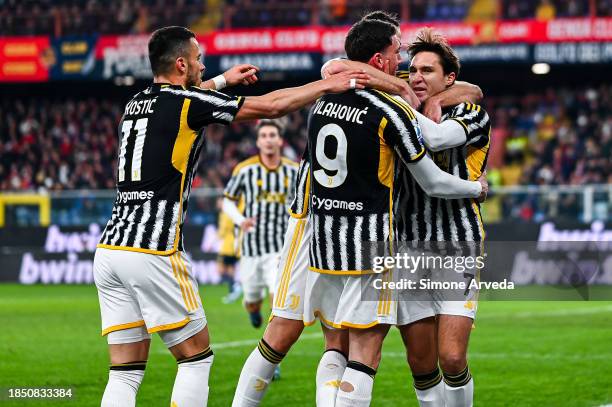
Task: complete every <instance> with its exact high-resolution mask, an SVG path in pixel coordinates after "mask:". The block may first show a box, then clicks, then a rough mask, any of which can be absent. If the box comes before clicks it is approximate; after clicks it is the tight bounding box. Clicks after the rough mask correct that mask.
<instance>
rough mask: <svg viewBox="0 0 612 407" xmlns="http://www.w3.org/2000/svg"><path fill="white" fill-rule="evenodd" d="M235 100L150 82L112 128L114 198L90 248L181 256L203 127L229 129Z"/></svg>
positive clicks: (239, 100) (235, 110)
mask: <svg viewBox="0 0 612 407" xmlns="http://www.w3.org/2000/svg"><path fill="white" fill-rule="evenodd" d="M242 103H243V98H241V97H236V96H228V95H225V94H223V93H220V92H216V91H211V90H202V89H200V88H196V87H191V88H189V89H185V88H183V87H182V86H178V85H169V84H160V83H155V84H153V85H151V86H150V87H149V88H147V89H145V90H144V91H142V92H140V93H138V94H137V95H136V96H134V97H133V98H132V100H130V101H129V102H128V104H127V105H126V107H125V111H124V115H123V117H122V119H121V122H120V123H119V135H120V138H121V140H120V148H119V160H118V168H117V198H116V199H115V203H114V206H113V212H112V216H111V219H110V220H109V221H108V223H107V224H106V227H105V229H104V232H103V233H102V237H101V239H100V243H99V244H98V247H102V248H108V249H119V250H129V251H138V252H144V253H150V254H159V255H170V254H172V253H174V252H175V251H177V250H183V237H182V227H183V223H184V222H185V217H186V215H187V203H188V200H189V193H190V191H191V181H192V179H193V176H194V173H195V169H196V163H197V160H198V157H199V155H200V151H201V150H202V146H203V144H204V131H203V129H204V127H205V126H206V125H208V124H211V123H219V124H229V123H231V121H232V120H233V119H234V117H235V116H236V114H237V113H238V110H239V109H240V107H241V106H242Z"/></svg>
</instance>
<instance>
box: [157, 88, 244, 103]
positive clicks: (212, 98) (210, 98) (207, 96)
mask: <svg viewBox="0 0 612 407" xmlns="http://www.w3.org/2000/svg"><path fill="white" fill-rule="evenodd" d="M160 92H168V93H172V94H173V95H178V96H184V97H189V98H195V99H199V100H201V101H202V102H206V103H211V104H213V105H215V106H218V107H235V108H237V107H238V102H239V99H234V98H229V97H227V96H225V95H224V94H223V93H220V92H215V91H212V90H211V91H207V92H206V93H204V92H194V91H191V90H179V89H173V88H170V87H168V88H163V89H161V90H160ZM213 92H214V93H217V94H219V95H224V96H225V97H226V98H227V99H224V98H223V97H220V96H216V95H214V94H212V93H213Z"/></svg>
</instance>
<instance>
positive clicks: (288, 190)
mask: <svg viewBox="0 0 612 407" xmlns="http://www.w3.org/2000/svg"><path fill="white" fill-rule="evenodd" d="M297 173H298V164H297V163H296V162H294V161H291V160H289V159H288V158H284V157H283V158H282V159H281V164H280V165H279V166H278V167H277V168H267V167H266V166H265V165H264V164H263V162H262V161H261V159H260V157H259V156H258V155H256V156H253V157H251V158H249V159H247V160H245V161H243V162H241V163H240V164H238V165H237V166H236V168H234V171H233V173H232V177H231V178H230V180H229V182H228V183H227V186H226V187H225V196H226V197H227V198H229V199H233V200H236V201H238V200H241V199H242V200H243V202H244V211H243V215H244V216H245V217H247V218H252V217H254V218H256V223H255V227H254V230H252V231H250V232H243V233H242V242H241V245H240V251H241V253H240V254H241V256H262V255H264V254H269V253H277V252H280V251H281V249H282V248H283V238H284V235H285V230H286V229H287V221H288V213H287V210H288V207H289V202H290V200H291V198H292V196H291V195H292V193H293V191H294V188H295V181H296V178H297Z"/></svg>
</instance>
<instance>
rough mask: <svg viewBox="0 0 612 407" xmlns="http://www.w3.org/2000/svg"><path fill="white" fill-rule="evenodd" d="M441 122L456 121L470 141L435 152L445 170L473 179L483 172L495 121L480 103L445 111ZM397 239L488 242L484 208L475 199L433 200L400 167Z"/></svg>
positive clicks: (397, 189)
mask: <svg viewBox="0 0 612 407" xmlns="http://www.w3.org/2000/svg"><path fill="white" fill-rule="evenodd" d="M442 120H455V121H456V122H458V123H459V124H460V125H461V126H462V127H463V129H464V130H465V134H466V138H467V142H466V143H465V144H464V145H462V146H458V147H454V148H449V149H447V150H444V151H439V152H436V153H432V154H431V156H432V159H433V160H434V162H435V163H436V164H437V165H438V166H439V167H440V168H441V169H442V170H444V171H446V172H448V173H449V174H453V175H455V176H458V177H460V178H462V179H465V180H471V181H474V180H476V179H477V178H478V177H480V175H481V174H482V172H483V171H484V169H485V167H486V164H487V156H488V152H489V145H490V142H491V140H490V131H491V122H490V120H489V116H488V114H487V112H485V110H484V109H482V107H481V106H479V105H474V104H470V103H462V104H460V105H457V106H455V107H454V108H450V109H445V110H444V111H443V116H442ZM395 192H396V193H395V198H394V200H395V207H396V208H397V212H396V226H397V231H396V234H397V238H398V239H399V240H400V241H408V242H427V241H446V242H450V241H467V242H480V241H483V240H484V238H485V232H484V227H483V222H482V218H481V216H480V205H479V203H478V201H477V200H476V199H469V198H465V199H440V198H432V197H430V196H428V195H427V194H426V193H425V192H424V191H423V190H422V189H421V187H420V186H419V185H418V184H417V182H416V181H415V180H414V178H413V177H412V175H411V174H410V173H409V171H408V170H407V169H405V168H398V170H397V173H396V186H395Z"/></svg>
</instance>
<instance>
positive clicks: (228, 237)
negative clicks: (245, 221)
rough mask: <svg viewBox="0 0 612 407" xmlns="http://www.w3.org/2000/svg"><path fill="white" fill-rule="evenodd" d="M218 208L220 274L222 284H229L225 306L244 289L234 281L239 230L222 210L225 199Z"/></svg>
mask: <svg viewBox="0 0 612 407" xmlns="http://www.w3.org/2000/svg"><path fill="white" fill-rule="evenodd" d="M217 208H218V209H219V222H218V228H217V236H218V237H219V241H220V243H221V244H220V246H219V256H218V258H217V265H218V267H219V274H221V283H225V284H227V295H226V296H224V297H223V298H222V301H223V303H224V304H230V303H232V302H234V301H236V300H237V299H238V298H240V296H241V295H242V288H241V287H240V284H239V283H237V282H236V281H235V279H234V276H235V273H236V263H237V262H238V244H237V240H238V239H236V234H237V231H236V229H237V228H236V226H235V225H234V222H233V221H232V220H231V219H230V217H229V216H228V215H227V214H226V213H225V212H223V210H222V208H223V198H219V199H218V200H217ZM239 208H240V205H239Z"/></svg>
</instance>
